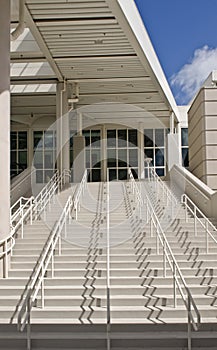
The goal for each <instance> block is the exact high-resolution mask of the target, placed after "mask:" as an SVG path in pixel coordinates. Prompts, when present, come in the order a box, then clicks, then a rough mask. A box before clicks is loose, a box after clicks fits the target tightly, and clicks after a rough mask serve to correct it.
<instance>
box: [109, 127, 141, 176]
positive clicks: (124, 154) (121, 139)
mask: <svg viewBox="0 0 217 350" xmlns="http://www.w3.org/2000/svg"><path fill="white" fill-rule="evenodd" d="M107 167H108V168H109V179H110V181H112V180H125V179H127V172H128V168H132V171H133V173H134V176H135V177H138V134H137V130H136V129H109V130H107Z"/></svg>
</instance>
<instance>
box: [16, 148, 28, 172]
mask: <svg viewBox="0 0 217 350" xmlns="http://www.w3.org/2000/svg"><path fill="white" fill-rule="evenodd" d="M18 163H19V164H20V166H21V167H22V168H27V152H26V151H20V152H18Z"/></svg>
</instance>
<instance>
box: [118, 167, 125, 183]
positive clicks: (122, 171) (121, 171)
mask: <svg viewBox="0 0 217 350" xmlns="http://www.w3.org/2000/svg"><path fill="white" fill-rule="evenodd" d="M118 180H127V169H118Z"/></svg>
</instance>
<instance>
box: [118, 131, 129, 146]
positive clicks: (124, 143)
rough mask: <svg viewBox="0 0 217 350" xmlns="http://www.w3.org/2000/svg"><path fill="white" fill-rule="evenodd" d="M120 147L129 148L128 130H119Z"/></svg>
mask: <svg viewBox="0 0 217 350" xmlns="http://www.w3.org/2000/svg"><path fill="white" fill-rule="evenodd" d="M118 147H127V130H118Z"/></svg>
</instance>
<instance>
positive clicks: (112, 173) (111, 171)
mask: <svg viewBox="0 0 217 350" xmlns="http://www.w3.org/2000/svg"><path fill="white" fill-rule="evenodd" d="M113 180H117V170H116V169H109V181H113Z"/></svg>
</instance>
